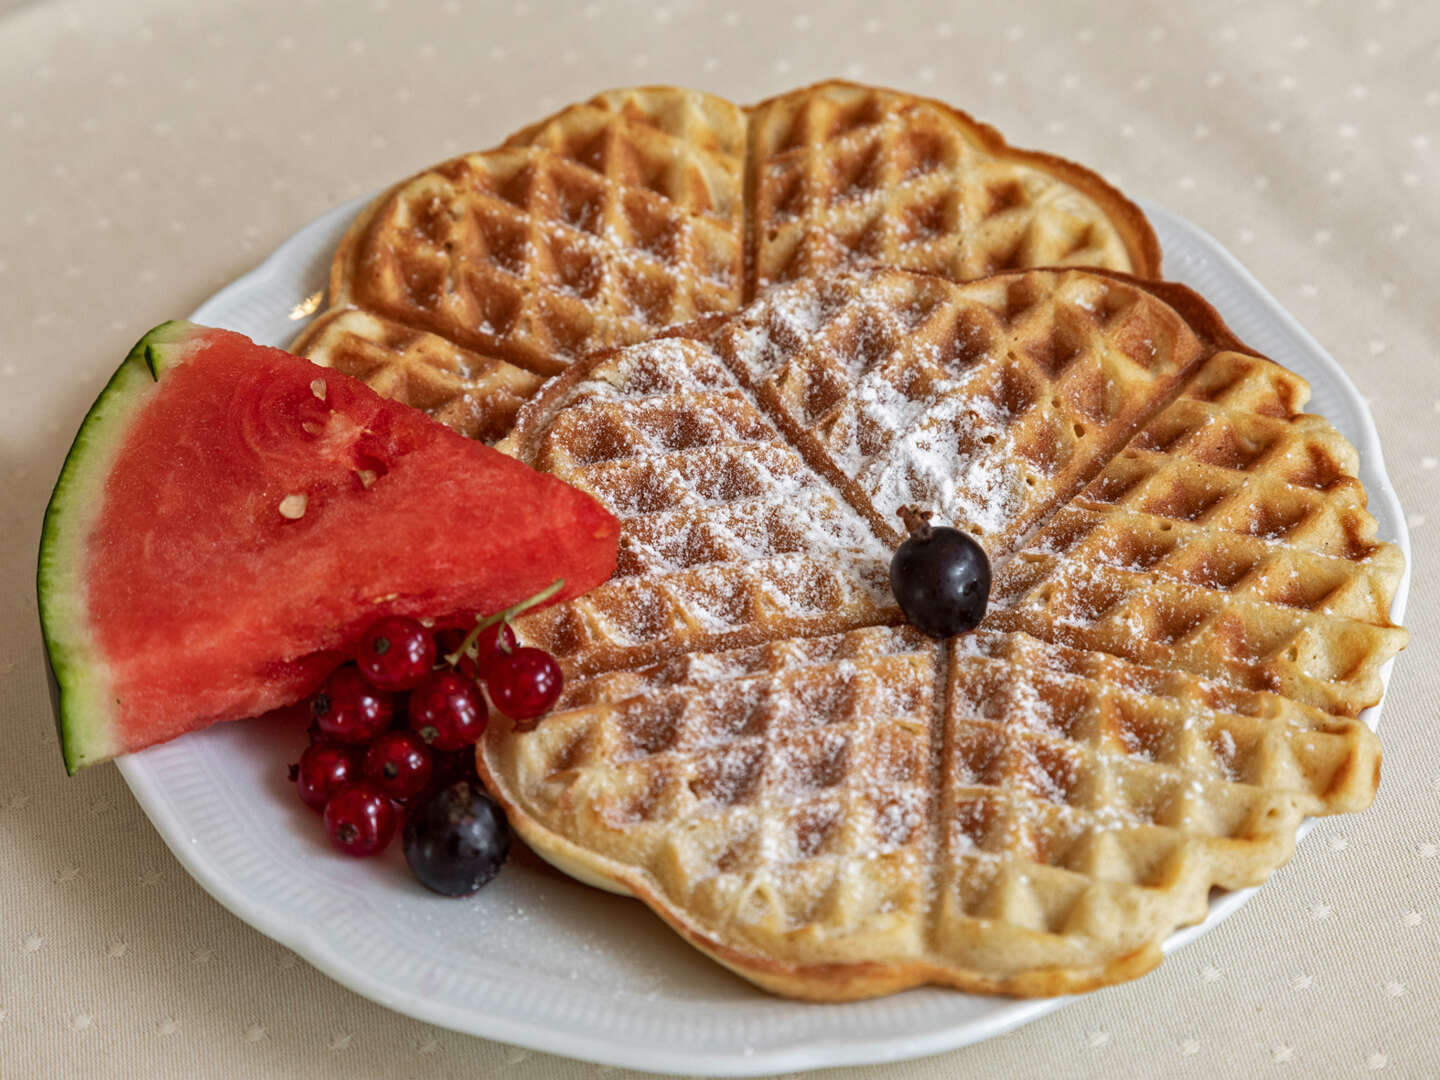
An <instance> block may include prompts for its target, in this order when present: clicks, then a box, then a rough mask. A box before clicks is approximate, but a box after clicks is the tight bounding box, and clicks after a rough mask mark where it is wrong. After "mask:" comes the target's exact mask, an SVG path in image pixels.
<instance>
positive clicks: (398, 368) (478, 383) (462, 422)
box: [306, 308, 545, 442]
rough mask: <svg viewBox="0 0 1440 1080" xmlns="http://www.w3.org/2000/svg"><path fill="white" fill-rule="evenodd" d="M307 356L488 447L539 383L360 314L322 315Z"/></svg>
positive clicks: (421, 333) (496, 363) (337, 310)
mask: <svg viewBox="0 0 1440 1080" xmlns="http://www.w3.org/2000/svg"><path fill="white" fill-rule="evenodd" d="M309 341H310V345H309V347H308V348H307V350H306V355H307V356H308V357H309V358H310V359H311V360H313V361H314V362H315V363H317V364H320V365H322V366H323V367H332V368H335V369H336V370H337V371H342V372H344V373H345V374H346V375H351V376H353V377H355V378H357V379H360V380H362V381H363V382H365V383H367V384H368V385H369V386H370V388H371V389H372V390H374V391H376V392H377V393H379V394H382V395H384V396H385V397H388V398H393V399H394V400H396V401H399V402H401V403H402V404H405V405H409V406H410V407H411V408H414V409H421V410H423V411H425V412H428V413H429V414H430V415H431V416H433V417H434V418H435V419H436V420H439V421H440V422H441V423H442V424H446V425H447V426H449V427H451V428H454V429H455V430H456V431H458V432H460V434H462V435H465V436H468V437H469V438H472V439H482V440H484V441H486V442H493V441H494V440H495V439H498V438H500V437H502V436H503V435H504V434H505V433H506V432H507V431H509V430H510V425H511V424H513V423H514V422H515V414H516V413H517V412H518V411H519V409H520V406H521V405H522V404H523V403H524V402H525V400H526V399H527V398H528V397H530V395H531V394H533V393H534V392H535V391H536V390H537V389H539V386H540V384H541V383H542V382H544V381H545V380H544V377H543V376H541V375H537V374H535V373H534V372H531V371H526V370H525V369H524V368H520V367H516V366H515V365H514V364H507V363H506V362H505V361H504V360H497V359H495V358H494V357H493V356H484V355H481V354H479V353H476V352H472V351H471V350H469V349H464V348H461V347H460V346H459V345H456V344H454V343H453V342H451V341H448V340H447V339H445V338H443V337H440V336H439V335H438V334H431V333H428V332H426V331H424V330H411V329H410V328H409V327H406V326H402V325H401V324H399V323H396V322H392V321H391V320H389V319H386V318H385V317H384V316H382V315H376V314H375V313H373V312H370V311H362V310H360V309H359V308H335V309H332V310H330V311H327V312H326V313H325V314H324V315H322V316H321V317H320V319H319V320H318V321H317V322H316V324H315V325H314V326H313V327H312V328H311V333H310V338H309Z"/></svg>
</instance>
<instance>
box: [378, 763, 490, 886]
mask: <svg viewBox="0 0 1440 1080" xmlns="http://www.w3.org/2000/svg"><path fill="white" fill-rule="evenodd" d="M404 850H405V861H406V862H407V863H408V864H409V866H410V870H411V871H412V872H413V873H414V875H415V876H416V877H417V878H418V879H419V880H420V884H422V885H424V886H425V887H426V888H427V889H431V890H433V891H435V892H437V893H441V894H442V895H444V896H469V895H470V894H471V893H473V892H476V891H477V890H479V889H480V887H481V886H483V885H486V884H488V883H489V882H490V881H491V879H493V878H494V877H495V875H496V874H497V873H499V871H500V867H501V865H502V864H503V863H504V862H505V858H506V856H507V855H509V853H510V826H509V825H508V824H507V823H506V821H505V814H504V812H503V811H501V809H500V807H499V806H498V805H497V804H496V803H495V801H494V800H493V799H491V798H490V797H489V796H488V795H486V794H485V793H484V791H482V790H481V788H480V785H479V784H471V783H469V782H467V781H464V780H462V781H460V782H459V783H456V784H452V785H451V786H449V787H447V788H443V789H441V790H440V791H437V792H436V793H435V794H434V795H432V796H431V797H430V798H429V799H427V800H426V801H425V803H424V804H423V805H421V806H420V807H419V808H418V809H417V810H416V811H415V813H414V814H412V815H411V817H410V820H409V821H408V822H406V824H405V837H404Z"/></svg>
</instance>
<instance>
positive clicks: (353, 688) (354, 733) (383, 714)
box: [310, 664, 394, 745]
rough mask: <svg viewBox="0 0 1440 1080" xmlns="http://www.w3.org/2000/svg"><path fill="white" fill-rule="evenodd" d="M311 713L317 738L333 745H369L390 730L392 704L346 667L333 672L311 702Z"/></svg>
mask: <svg viewBox="0 0 1440 1080" xmlns="http://www.w3.org/2000/svg"><path fill="white" fill-rule="evenodd" d="M310 711H311V713H312V714H313V715H314V717H315V727H316V728H317V729H318V730H319V732H320V734H321V735H323V736H325V737H327V738H330V739H334V740H335V741H336V742H342V743H349V744H352V745H358V744H362V743H368V742H369V741H370V740H371V739H373V738H375V736H376V735H379V734H380V732H382V731H384V730H385V729H386V728H387V727H389V726H390V717H391V716H392V715H393V713H394V703H393V702H392V701H391V700H390V695H389V694H384V693H381V692H380V691H379V690H376V689H375V688H374V687H373V686H371V685H370V683H369V682H368V681H367V680H366V678H365V676H364V675H361V674H360V669H359V668H357V667H354V666H353V665H350V664H346V665H345V666H344V667H339V668H336V669H335V670H334V671H333V672H332V673H331V675H330V678H328V679H326V680H325V685H324V686H323V687H321V688H320V692H319V693H317V694H316V695H315V696H314V697H313V698H311V699H310Z"/></svg>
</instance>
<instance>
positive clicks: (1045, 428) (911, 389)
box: [715, 272, 1205, 555]
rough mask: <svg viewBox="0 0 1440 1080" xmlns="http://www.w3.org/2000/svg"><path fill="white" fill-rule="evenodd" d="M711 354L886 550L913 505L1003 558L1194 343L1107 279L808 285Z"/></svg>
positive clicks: (1037, 276)
mask: <svg viewBox="0 0 1440 1080" xmlns="http://www.w3.org/2000/svg"><path fill="white" fill-rule="evenodd" d="M715 347H716V349H717V350H718V351H719V353H720V355H721V356H723V357H724V358H725V360H726V362H727V363H728V364H729V366H730V367H731V368H732V369H733V370H735V371H736V372H738V373H739V374H740V376H741V378H742V379H743V380H744V382H745V384H746V385H747V386H748V387H749V388H750V389H751V390H752V391H753V392H754V394H755V397H756V400H757V401H759V402H760V403H761V404H762V405H763V406H764V407H765V409H766V410H767V411H768V412H769V413H770V414H771V415H773V416H776V417H778V418H779V419H780V422H781V423H782V424H783V425H784V427H785V430H786V431H787V432H788V433H789V434H790V436H791V438H792V439H794V441H795V444H796V445H797V446H799V447H801V448H802V449H803V450H805V451H806V452H807V455H808V456H809V458H810V460H812V461H814V462H816V463H817V467H818V468H821V469H824V470H825V471H826V472H827V474H828V475H829V476H830V478H831V480H832V481H834V482H835V483H836V484H838V485H840V486H841V487H843V488H845V489H846V490H847V492H848V493H849V495H850V498H851V500H852V501H853V502H855V503H856V504H857V505H859V506H861V507H863V508H864V509H865V510H866V511H867V516H868V517H869V519H870V520H871V522H872V523H873V524H874V525H875V527H876V529H877V531H878V532H879V534H880V535H881V536H883V537H884V538H885V539H886V540H887V541H890V542H891V544H892V545H893V544H894V543H898V542H899V540H900V536H899V534H898V533H897V532H896V528H897V527H898V526H899V520H898V518H897V517H896V513H897V511H898V510H899V509H900V507H901V506H902V505H905V504H910V503H918V504H922V505H924V506H927V507H930V508H931V509H933V510H934V511H935V512H936V513H937V514H938V515H939V516H940V518H942V519H943V520H946V521H949V522H953V523H954V524H956V525H957V526H959V527H961V528H963V529H965V530H966V531H967V532H969V533H971V534H972V535H974V536H976V537H977V538H978V539H979V540H980V542H981V543H982V544H983V545H984V546H985V548H986V549H987V551H988V552H989V553H990V554H991V555H997V554H1000V553H1002V552H1003V551H1005V550H1006V549H1007V548H1008V546H1009V545H1010V544H1012V543H1013V542H1014V541H1015V540H1016V539H1017V538H1018V537H1020V536H1022V535H1024V533H1025V532H1026V531H1027V530H1028V529H1029V528H1030V526H1031V525H1033V524H1034V523H1035V521H1036V519H1037V517H1038V516H1039V515H1041V514H1043V513H1044V512H1045V511H1046V510H1047V509H1048V508H1049V507H1050V506H1051V505H1052V504H1053V503H1054V502H1055V501H1056V500H1057V499H1060V498H1062V497H1065V496H1068V495H1070V494H1072V493H1073V492H1075V491H1076V490H1078V489H1079V487H1080V486H1081V484H1082V483H1084V478H1085V477H1088V476H1091V475H1093V474H1094V472H1095V470H1096V468H1098V464H1097V463H1098V462H1101V461H1104V460H1105V459H1107V458H1109V457H1110V455H1112V454H1113V453H1114V452H1115V451H1116V450H1118V449H1119V448H1120V446H1121V444H1123V443H1124V441H1125V440H1126V439H1128V438H1129V437H1130V436H1131V435H1132V434H1133V433H1134V432H1135V429H1136V428H1137V427H1138V426H1139V424H1140V421H1141V420H1142V419H1143V418H1144V417H1146V416H1148V415H1149V412H1150V411H1152V410H1153V407H1154V404H1155V402H1156V401H1158V400H1162V399H1163V398H1165V397H1167V396H1168V395H1169V393H1170V392H1171V390H1172V388H1174V387H1175V386H1176V385H1177V384H1178V381H1179V379H1180V378H1181V376H1183V375H1184V374H1185V372H1186V371H1187V370H1188V369H1189V367H1190V366H1191V365H1192V364H1194V363H1196V362H1197V361H1198V360H1199V359H1200V357H1201V355H1202V352H1203V350H1204V348H1205V345H1204V343H1203V342H1202V341H1201V340H1200V339H1199V338H1198V337H1196V335H1195V334H1194V333H1193V332H1191V330H1190V329H1189V327H1188V326H1187V325H1186V324H1185V322H1184V320H1183V319H1182V318H1181V317H1180V316H1179V314H1178V313H1176V312H1175V311H1173V310H1172V309H1171V308H1169V307H1168V306H1167V305H1166V304H1165V303H1164V302H1163V301H1161V300H1159V299H1157V298H1156V297H1155V296H1153V295H1152V294H1151V293H1149V292H1147V291H1145V290H1144V289H1141V288H1136V287H1134V286H1131V285H1127V284H1123V283H1121V282H1117V281H1115V280H1113V279H1109V278H1102V277H1095V276H1088V275H1079V274H1072V275H1064V274H1056V273H1049V272H1045V273H1041V272H1037V273H1032V274H1028V275H1018V276H1010V277H997V278H993V279H990V280H988V281H985V282H976V283H974V284H972V285H971V286H970V287H968V288H966V289H964V290H958V289H956V288H955V287H954V286H953V285H952V284H951V283H950V282H948V281H945V280H942V279H940V278H933V277H921V276H916V275H913V274H879V275H872V276H868V277H865V278H862V279H855V278H849V277H838V278H836V277H827V278H819V279H802V280H799V281H797V282H795V283H794V284H793V285H792V286H790V287H788V288H786V289H785V290H784V292H783V293H777V294H776V295H774V296H772V297H770V298H769V300H768V302H766V303H761V304H756V305H754V306H753V307H752V308H751V309H749V310H747V311H746V312H743V313H741V314H740V315H739V316H737V317H736V318H734V319H732V320H730V321H728V322H727V323H726V325H725V326H724V327H723V328H722V329H721V330H720V331H719V332H718V333H717V334H716V335H715Z"/></svg>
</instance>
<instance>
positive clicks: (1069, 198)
mask: <svg viewBox="0 0 1440 1080" xmlns="http://www.w3.org/2000/svg"><path fill="white" fill-rule="evenodd" d="M750 146H751V157H750V164H749V177H750V183H751V190H752V192H753V193H754V194H753V198H754V206H755V211H754V215H755V221H754V235H755V248H754V255H753V259H752V271H753V279H754V283H755V286H756V288H755V289H752V291H751V295H752V296H753V295H756V293H757V292H758V291H759V290H761V289H764V288H765V287H766V286H768V285H770V284H773V283H774V282H777V281H788V280H791V279H794V278H797V277H804V276H806V275H809V274H815V273H820V272H823V271H825V270H830V269H834V268H836V267H841V266H846V265H854V264H856V263H871V264H876V265H880V266H899V267H905V268H907V269H912V270H925V271H929V272H930V273H935V274H941V275H943V276H945V277H948V278H951V279H953V280H955V281H969V280H970V279H972V278H978V277H984V276H986V275H988V274H995V273H1000V272H1003V271H1007V270H1020V269H1024V268H1026V267H1032V266H1097V267H1103V268H1107V269H1111V270H1122V271H1128V272H1132V273H1137V274H1140V275H1141V276H1145V277H1158V276H1159V271H1160V248H1159V245H1158V244H1157V243H1156V240H1155V236H1154V234H1153V233H1152V232H1151V230H1150V226H1149V224H1148V223H1147V222H1146V221H1145V218H1144V216H1143V215H1142V214H1141V213H1140V211H1139V210H1138V209H1136V208H1135V207H1134V206H1133V205H1132V204H1130V203H1129V202H1128V201H1126V200H1125V199H1124V198H1123V197H1121V196H1119V195H1118V194H1117V193H1116V192H1115V191H1114V190H1113V189H1112V188H1110V187H1109V186H1108V185H1107V184H1105V183H1104V182H1102V181H1101V180H1100V178H1099V177H1097V176H1096V175H1095V174H1094V173H1092V172H1090V171H1089V170H1088V169H1084V168H1082V167H1080V166H1078V165H1075V164H1074V163H1072V162H1069V161H1066V160H1064V159H1063V158H1058V157H1054V156H1052V155H1049V154H1040V153H1035V152H1033V151H1028V150H1016V149H1014V148H1012V147H1010V146H1008V145H1007V144H1006V143H1005V140H1004V139H1003V138H1002V137H1001V136H1000V134H999V132H997V131H996V130H995V129H994V128H992V127H989V126H987V125H985V124H980V123H977V122H976V121H975V120H973V119H972V118H971V117H970V116H968V115H966V114H965V113H963V112H960V111H959V110H957V109H953V108H951V107H950V106H948V105H945V104H944V103H942V102H939V101H931V100H929V99H926V98H919V97H914V96H913V95H910V94H901V93H897V92H895V91H893V90H882V89H878V88H875V87H869V86H856V85H854V84H851V83H839V82H830V83H821V84H820V85H818V86H812V87H807V88H805V89H803V90H796V91H794V92H792V93H789V94H782V95H781V96H779V97H776V98H771V99H770V100H769V101H765V102H762V103H761V104H759V105H756V106H754V107H753V108H752V109H751V111H750Z"/></svg>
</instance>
